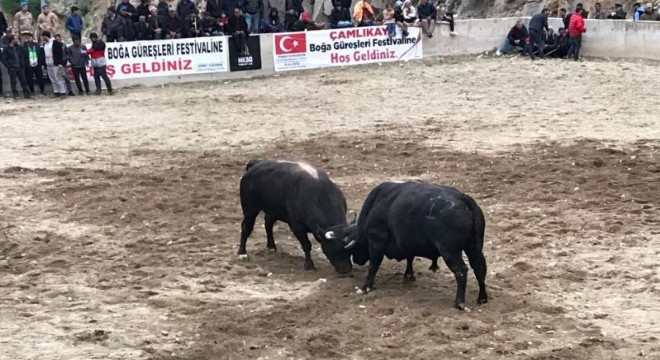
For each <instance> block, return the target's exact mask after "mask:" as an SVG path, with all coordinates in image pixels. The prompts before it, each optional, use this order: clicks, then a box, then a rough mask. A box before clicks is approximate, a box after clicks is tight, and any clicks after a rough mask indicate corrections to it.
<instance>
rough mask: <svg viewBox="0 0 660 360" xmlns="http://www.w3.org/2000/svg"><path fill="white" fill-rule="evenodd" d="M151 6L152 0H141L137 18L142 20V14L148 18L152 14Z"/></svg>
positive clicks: (136, 12)
mask: <svg viewBox="0 0 660 360" xmlns="http://www.w3.org/2000/svg"><path fill="white" fill-rule="evenodd" d="M150 7H151V0H140V5H138V7H137V9H135V18H136V19H138V21H139V20H140V16H144V18H145V19H146V18H148V17H149V15H151V11H150V10H149V8H150Z"/></svg>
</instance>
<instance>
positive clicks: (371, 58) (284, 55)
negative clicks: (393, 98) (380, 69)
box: [273, 25, 422, 71]
mask: <svg viewBox="0 0 660 360" xmlns="http://www.w3.org/2000/svg"><path fill="white" fill-rule="evenodd" d="M408 31H409V34H408V36H407V37H405V38H404V37H403V36H402V34H401V29H399V28H398V27H397V33H396V35H394V36H390V34H389V33H388V31H387V26H384V25H379V26H370V27H359V28H346V29H336V30H319V31H307V32H299V33H285V34H275V35H273V50H274V51H273V57H274V58H275V71H287V70H300V69H314V68H320V67H328V66H343V65H358V64H368V63H378V62H388V61H398V60H410V59H421V58H422V42H421V37H420V36H419V34H420V32H419V28H412V27H411V28H409V29H408Z"/></svg>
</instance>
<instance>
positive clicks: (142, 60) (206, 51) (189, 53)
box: [105, 36, 229, 79]
mask: <svg viewBox="0 0 660 360" xmlns="http://www.w3.org/2000/svg"><path fill="white" fill-rule="evenodd" d="M228 53H229V48H228V46H227V37H225V36H214V37H204V38H193V39H175V40H152V41H132V42H112V43H107V44H106V50H105V57H106V59H107V60H108V76H109V77H110V78H112V79H137V78H145V77H156V76H172V75H175V76H176V75H194V74H203V73H210V72H225V71H229V60H228V59H229V57H228Z"/></svg>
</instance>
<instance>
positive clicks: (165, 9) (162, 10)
mask: <svg viewBox="0 0 660 360" xmlns="http://www.w3.org/2000/svg"><path fill="white" fill-rule="evenodd" d="M156 9H158V15H160V17H161V18H166V17H167V14H168V13H169V12H170V5H169V4H167V0H158V6H157V7H156Z"/></svg>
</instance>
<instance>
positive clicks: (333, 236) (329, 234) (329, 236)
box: [323, 231, 337, 240]
mask: <svg viewBox="0 0 660 360" xmlns="http://www.w3.org/2000/svg"><path fill="white" fill-rule="evenodd" d="M323 237H324V238H325V239H326V240H334V239H336V238H337V234H335V232H334V231H328V232H326V233H325V234H324V235H323Z"/></svg>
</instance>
